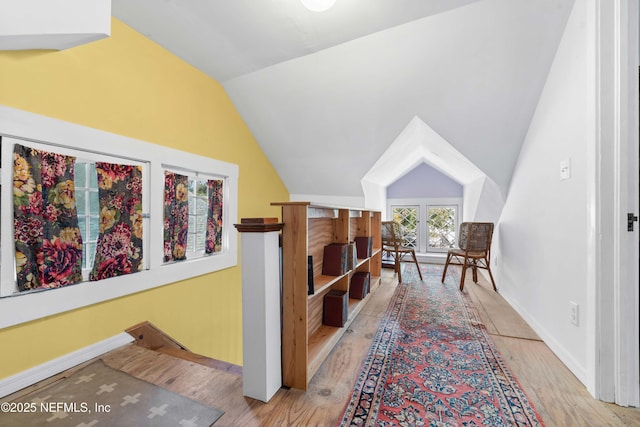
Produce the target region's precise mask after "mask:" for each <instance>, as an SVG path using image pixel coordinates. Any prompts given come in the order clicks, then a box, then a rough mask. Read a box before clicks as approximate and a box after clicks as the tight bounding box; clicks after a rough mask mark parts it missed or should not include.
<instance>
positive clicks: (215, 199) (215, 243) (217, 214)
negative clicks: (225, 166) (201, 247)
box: [205, 179, 223, 254]
mask: <svg viewBox="0 0 640 427" xmlns="http://www.w3.org/2000/svg"><path fill="white" fill-rule="evenodd" d="M222 183H223V181H222V180H219V179H210V180H208V181H207V185H208V186H209V207H208V213H207V237H206V242H205V252H206V253H208V254H210V253H213V252H220V251H221V250H222V211H223V209H222V208H223V206H222V200H223V192H222Z"/></svg>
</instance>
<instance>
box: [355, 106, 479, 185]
mask: <svg viewBox="0 0 640 427" xmlns="http://www.w3.org/2000/svg"><path fill="white" fill-rule="evenodd" d="M421 163H427V164H428V165H430V166H432V167H433V168H434V169H436V170H438V171H439V172H441V173H443V174H445V175H446V176H448V177H449V178H451V179H453V180H454V181H456V182H458V183H460V184H462V185H466V184H469V183H471V182H474V181H477V180H479V179H481V178H484V177H485V176H486V175H485V174H484V173H483V172H482V171H481V170H480V169H478V168H477V167H476V166H475V165H474V164H473V163H471V162H470V161H469V159H467V158H466V157H465V156H463V155H462V154H461V153H460V152H459V151H458V150H456V149H455V148H454V147H452V146H451V144H449V143H448V142H447V141H445V140H444V139H443V138H442V137H441V136H440V135H438V133H437V132H435V131H434V130H433V129H431V128H430V127H429V126H428V125H427V124H426V123H424V122H423V121H422V120H420V118H418V117H414V118H413V119H412V120H411V122H409V124H408V125H407V127H406V128H405V129H404V130H403V131H402V132H401V133H400V135H398V137H397V138H396V140H395V141H394V142H393V143H392V144H391V145H390V146H389V148H387V150H386V151H385V152H384V153H383V154H382V156H380V158H379V159H378V161H376V163H375V164H374V165H373V166H372V167H371V169H370V170H369V171H368V172H367V173H366V174H365V176H364V178H363V179H362V181H363V182H368V183H372V184H376V185H379V186H381V187H388V186H389V185H390V184H392V183H393V182H395V181H396V180H398V179H399V178H401V177H402V176H404V175H405V174H407V173H408V172H410V171H411V170H413V169H414V168H415V167H416V166H418V165H419V164H421Z"/></svg>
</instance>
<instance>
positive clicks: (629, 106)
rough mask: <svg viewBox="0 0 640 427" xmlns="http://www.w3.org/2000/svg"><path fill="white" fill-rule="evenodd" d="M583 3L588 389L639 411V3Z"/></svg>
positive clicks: (589, 0)
mask: <svg viewBox="0 0 640 427" xmlns="http://www.w3.org/2000/svg"><path fill="white" fill-rule="evenodd" d="M582 1H587V5H588V13H589V15H588V20H589V22H590V24H589V25H590V28H592V30H591V31H590V33H589V34H590V36H589V40H588V43H589V48H588V49H589V52H590V53H591V55H592V64H594V71H593V76H591V78H590V79H589V81H590V82H593V87H592V88H590V89H589V90H590V93H591V94H592V99H590V102H589V104H590V105H593V109H592V110H591V111H590V115H591V116H592V117H593V119H594V120H593V123H594V127H593V129H590V131H591V132H592V135H593V139H590V140H589V141H588V145H589V148H588V152H589V153H590V154H589V155H590V158H589V165H588V166H589V170H590V177H591V179H590V184H589V218H590V223H589V229H588V235H589V241H590V244H589V249H588V256H589V257H590V260H589V263H588V265H589V266H590V267H589V268H590V271H589V272H588V274H587V277H589V278H590V279H589V284H588V301H589V304H588V308H589V309H590V310H592V312H593V316H590V318H591V320H590V322H589V325H588V327H589V337H590V342H589V344H588V348H589V349H590V354H589V355H588V364H589V377H588V378H587V382H586V385H587V388H588V390H589V391H590V392H591V393H592V394H593V396H594V397H596V398H597V399H600V400H603V401H607V402H614V403H617V404H619V405H622V406H639V405H640V354H639V352H640V350H639V349H638V345H637V343H638V336H639V335H640V330H639V328H640V319H639V312H640V306H639V305H640V304H639V301H638V299H639V295H638V231H637V230H636V231H634V232H632V233H629V232H627V223H626V215H627V212H635V214H636V215H637V214H638V210H637V209H638V197H637V196H638V132H637V129H638V106H637V105H638V83H637V81H638V44H639V40H638V25H639V22H638V4H637V2H633V1H629V0H582ZM636 227H637V224H636Z"/></svg>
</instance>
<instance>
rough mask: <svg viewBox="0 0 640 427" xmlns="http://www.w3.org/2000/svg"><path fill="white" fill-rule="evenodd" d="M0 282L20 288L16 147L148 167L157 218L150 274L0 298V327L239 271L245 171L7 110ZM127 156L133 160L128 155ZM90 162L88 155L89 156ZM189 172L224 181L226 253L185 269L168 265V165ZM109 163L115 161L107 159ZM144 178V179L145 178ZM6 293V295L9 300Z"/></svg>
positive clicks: (148, 251)
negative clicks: (33, 145)
mask: <svg viewBox="0 0 640 427" xmlns="http://www.w3.org/2000/svg"><path fill="white" fill-rule="evenodd" d="M0 136H2V144H1V147H0V149H1V150H2V165H0V170H1V174H0V175H1V176H0V182H1V184H2V185H1V186H0V199H1V204H2V207H3V209H2V212H0V229H1V232H0V239H1V244H0V251H1V252H0V253H1V256H0V260H2V261H3V262H2V263H1V264H0V280H1V282H2V286H3V287H4V286H5V285H4V283H5V282H6V281H9V283H12V282H13V283H15V277H14V276H15V271H14V262H13V260H14V259H15V254H14V251H15V247H14V242H13V172H12V171H13V147H14V144H16V143H18V144H23V145H29V144H30V143H41V144H43V147H46V148H45V149H46V150H47V151H52V152H59V153H64V150H78V151H82V152H83V153H84V152H88V153H94V154H97V155H104V156H109V157H112V158H116V159H119V158H121V159H128V160H132V161H138V162H142V163H147V164H148V165H149V167H148V174H149V175H148V178H147V181H148V183H149V186H150V188H149V197H148V209H144V211H145V212H149V214H150V218H149V219H148V221H149V226H148V227H146V228H147V229H148V230H149V234H148V238H147V239H145V240H146V241H148V244H147V245H146V246H145V247H144V248H143V251H144V258H145V259H146V261H147V262H148V264H147V267H146V268H147V269H146V270H143V271H139V272H136V273H133V274H129V275H124V276H118V277H112V278H110V279H105V280H107V281H108V284H106V283H103V282H104V281H96V282H82V283H79V284H75V285H70V286H65V287H61V288H56V289H51V290H47V291H40V292H28V293H15V294H12V295H11V296H6V297H2V298H0V329H1V328H6V327H9V326H13V325H17V324H21V323H24V322H28V321H32V320H35V319H39V318H42V317H46V316H50V315H54V314H58V313H62V312H65V311H69V310H73V309H77V308H80V307H84V306H88V305H91V304H96V303H99V302H102V301H107V300H110V299H114V298H119V297H122V296H125V295H129V294H133V293H137V292H141V291H145V290H148V289H153V288H155V287H159V286H163V285H167V284H171V283H175V282H179V281H181V280H185V279H188V278H191V277H195V276H199V275H203V274H207V273H211V272H214V271H218V270H222V269H225V268H230V267H233V266H236V265H237V263H238V262H237V257H238V254H237V252H238V236H237V230H236V229H235V227H233V225H232V223H233V221H234V220H235V219H237V217H238V175H239V168H238V165H235V164H231V163H227V162H223V161H220V160H215V159H212V158H209V157H204V156H198V155H195V154H191V153H187V152H184V151H180V150H176V149H172V148H168V147H164V146H161V145H156V144H151V143H148V142H144V141H140V140H136V139H133V138H128V137H124V136H121V135H116V134H112V133H109V132H104V131H100V130H97V129H93V128H88V127H84V126H80V125H77V124H72V123H68V122H63V121H61V120H56V119H52V118H49V117H45V116H40V115H37V114H33V113H29V112H25V111H21V110H17V109H14V108H10V107H5V106H0ZM121 153H126V154H124V155H123V154H121ZM83 158H84V157H83ZM105 159H106V157H105ZM167 159H170V161H171V164H172V165H173V166H175V167H179V168H181V169H185V170H197V171H207V172H208V173H210V174H211V175H213V176H217V177H224V188H223V192H224V212H223V216H224V218H225V219H228V220H227V221H225V223H224V224H225V226H224V229H223V251H222V252H220V253H219V254H218V256H210V257H201V258H196V259H192V260H189V259H187V260H186V261H183V262H180V263H171V264H165V263H164V261H163V255H164V251H163V247H164V235H163V212H164V170H165V167H164V162H166V161H167ZM105 161H109V160H105ZM143 179H144V178H143ZM3 295H4V294H3Z"/></svg>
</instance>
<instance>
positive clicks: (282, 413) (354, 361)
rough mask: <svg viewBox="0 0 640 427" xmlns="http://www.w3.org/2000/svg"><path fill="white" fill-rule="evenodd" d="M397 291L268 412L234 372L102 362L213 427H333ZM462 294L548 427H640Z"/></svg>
mask: <svg viewBox="0 0 640 427" xmlns="http://www.w3.org/2000/svg"><path fill="white" fill-rule="evenodd" d="M469 276H470V275H469ZM395 286H396V281H395V279H394V276H393V274H392V272H391V271H390V270H385V271H384V273H383V280H382V284H381V286H380V287H379V288H378V289H377V290H376V291H375V292H374V293H373V294H372V296H371V299H370V301H369V302H368V303H367V305H366V306H365V307H364V308H363V310H362V311H361V313H360V315H359V316H358V317H357V318H356V319H355V321H354V322H353V323H352V325H351V327H350V328H349V330H348V331H347V333H345V335H344V336H343V338H342V339H341V341H340V342H339V343H338V345H337V346H336V347H335V349H334V350H333V352H332V353H331V355H330V356H329V358H328V359H327V360H326V362H325V363H324V364H323V365H322V367H321V368H320V370H319V371H318V373H317V374H316V375H315V377H314V378H313V380H312V381H311V383H310V386H309V389H308V390H307V392H306V393H305V392H302V391H300V390H293V389H284V388H283V389H280V390H279V391H278V392H277V393H276V395H275V396H274V397H273V398H272V399H271V401H270V402H269V403H268V404H264V403H262V402H259V401H256V400H253V399H250V398H245V397H244V396H242V378H241V376H240V375H239V374H238V373H237V372H235V371H233V370H220V369H215V368H212V367H208V366H203V365H201V364H198V363H194V362H189V361H185V360H181V359H178V358H175V357H173V356H171V355H169V354H163V353H158V352H155V351H152V350H148V349H145V348H142V347H138V346H135V345H129V346H126V347H123V348H121V349H118V350H115V351H113V352H111V353H108V354H107V355H104V356H103V357H102V359H103V360H104V361H105V363H106V364H108V365H109V366H111V367H113V368H116V369H121V370H123V371H125V372H128V373H130V374H131V375H134V376H136V377H138V378H141V379H143V380H146V381H149V382H152V383H155V384H157V385H159V386H161V387H164V388H166V389H168V390H171V391H173V392H176V393H179V394H182V395H184V396H187V397H190V398H192V399H194V400H198V401H200V402H202V403H205V404H209V405H211V406H214V407H216V408H218V409H221V410H223V411H225V414H224V415H223V416H222V418H220V420H219V421H218V422H217V423H216V424H215V426H216V427H218V426H243V427H249V426H333V425H335V424H336V423H337V422H338V420H339V417H340V415H341V414H342V411H343V409H344V406H345V404H346V402H347V400H348V398H349V396H350V392H351V389H352V387H353V384H354V382H355V379H356V376H357V374H358V370H359V366H360V364H361V363H362V361H363V360H364V358H365V357H366V355H367V353H368V349H369V345H370V343H371V341H372V339H373V337H374V335H375V333H376V331H377V328H378V324H379V323H380V319H381V317H382V315H383V314H384V311H385V309H386V306H387V303H388V301H389V299H390V297H391V295H392V294H393V292H394V289H395ZM465 292H468V293H469V295H470V296H471V298H472V299H473V301H474V303H475V304H476V307H477V308H478V310H479V312H480V315H481V317H482V319H483V321H484V322H485V324H486V326H487V329H488V331H489V333H490V334H491V335H492V338H493V340H494V341H495V343H496V345H497V346H498V348H499V350H500V351H501V353H502V355H503V357H504V359H505V361H506V363H507V365H508V366H509V367H510V368H511V370H512V372H513V373H514V374H515V376H516V378H517V379H518V380H519V382H520V383H521V385H522V387H523V388H524V389H525V392H526V393H527V395H528V396H529V398H530V399H531V400H532V401H533V404H534V405H535V407H536V409H537V410H538V412H539V413H540V415H541V416H542V419H543V421H544V423H545V424H546V425H547V426H580V427H585V426H639V425H640V410H639V409H634V408H622V407H619V406H616V405H612V404H606V403H602V402H599V401H596V400H594V399H592V398H591V397H590V396H589V394H588V393H587V391H586V389H585V388H584V386H583V385H582V384H580V382H579V381H578V380H577V379H576V378H575V377H574V376H573V375H572V374H571V373H570V372H569V371H568V370H567V368H566V367H565V366H564V365H563V364H562V363H561V362H560V361H559V360H558V358H557V357H555V355H554V354H553V353H552V352H551V351H550V350H549V349H548V348H547V346H546V345H545V344H544V343H543V342H541V341H540V340H539V339H538V337H537V336H536V334H535V333H534V332H533V331H532V330H531V329H530V328H529V327H528V326H527V324H526V323H525V322H524V321H523V320H522V319H521V318H520V317H519V316H518V315H517V314H516V313H515V311H514V310H513V309H512V308H511V307H510V306H509V305H508V304H507V303H506V302H505V301H504V299H502V298H501V297H500V295H499V294H497V293H495V292H493V290H492V289H491V288H490V285H488V284H487V283H486V282H484V281H482V279H481V282H480V284H478V285H476V284H474V283H472V282H471V281H469V283H467V284H466V285H465ZM53 380H55V379H52V380H51V381H53ZM49 382H50V381H49ZM45 383H46V382H45ZM41 386H42V385H36V386H34V387H31V388H30V390H33V389H35V388H38V387H41ZM27 391H29V390H27ZM24 393H25V392H22V393H19V394H16V395H15V396H14V397H17V396H19V395H20V394H22V395H24Z"/></svg>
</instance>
